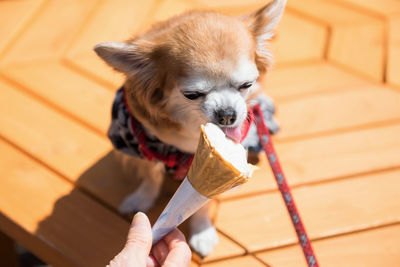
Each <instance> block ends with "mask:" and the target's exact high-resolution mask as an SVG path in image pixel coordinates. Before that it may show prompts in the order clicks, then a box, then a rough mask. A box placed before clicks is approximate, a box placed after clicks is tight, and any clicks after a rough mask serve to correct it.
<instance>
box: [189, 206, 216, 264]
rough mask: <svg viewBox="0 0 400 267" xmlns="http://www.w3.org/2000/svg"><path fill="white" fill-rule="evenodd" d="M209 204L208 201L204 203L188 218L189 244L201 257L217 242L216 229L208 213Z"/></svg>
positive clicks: (208, 252) (209, 251)
mask: <svg viewBox="0 0 400 267" xmlns="http://www.w3.org/2000/svg"><path fill="white" fill-rule="evenodd" d="M210 206H211V203H210V202H209V203H208V204H206V205H204V206H203V207H202V208H201V209H200V210H198V211H197V212H196V213H195V214H193V216H192V218H191V220H190V231H191V233H190V239H189V244H190V245H191V246H192V248H193V249H194V250H195V251H196V252H197V253H198V254H200V256H202V257H204V256H207V255H208V254H210V253H211V251H212V250H213V249H214V247H215V245H216V244H217V243H218V235H217V231H216V230H215V227H214V225H213V223H212V221H211V218H210V215H209V210H210Z"/></svg>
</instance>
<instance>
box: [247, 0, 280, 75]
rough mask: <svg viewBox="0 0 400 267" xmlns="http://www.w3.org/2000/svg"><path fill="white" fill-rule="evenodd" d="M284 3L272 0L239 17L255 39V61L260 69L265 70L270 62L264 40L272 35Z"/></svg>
mask: <svg viewBox="0 0 400 267" xmlns="http://www.w3.org/2000/svg"><path fill="white" fill-rule="evenodd" d="M285 5H286V0H273V1H272V2H271V3H269V4H268V5H266V6H264V7H262V8H260V9H259V10H257V11H255V12H253V13H250V14H248V15H244V16H241V17H240V19H241V20H242V21H244V22H245V23H246V24H247V26H248V28H249V30H250V32H251V33H252V34H253V36H254V37H255V39H256V41H257V58H256V61H257V63H258V64H257V66H258V67H259V69H261V70H265V69H266V68H267V67H268V66H269V65H270V64H271V56H270V54H269V51H268V50H267V48H266V42H267V41H268V40H271V39H272V37H273V36H274V31H275V29H276V26H277V25H278V22H279V20H280V19H281V17H282V14H283V11H284V9H285Z"/></svg>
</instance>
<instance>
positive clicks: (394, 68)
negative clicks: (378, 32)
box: [387, 16, 400, 87]
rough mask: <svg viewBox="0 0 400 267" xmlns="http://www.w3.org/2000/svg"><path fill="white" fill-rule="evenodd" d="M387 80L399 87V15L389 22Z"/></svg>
mask: <svg viewBox="0 0 400 267" xmlns="http://www.w3.org/2000/svg"><path fill="white" fill-rule="evenodd" d="M388 49H389V50H388V74H387V75H388V82H389V83H390V84H393V85H395V86H397V87H400V17H399V16H397V17H396V18H393V19H391V20H390V22H389V47H388Z"/></svg>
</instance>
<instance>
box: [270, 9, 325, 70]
mask: <svg viewBox="0 0 400 267" xmlns="http://www.w3.org/2000/svg"><path fill="white" fill-rule="evenodd" d="M304 36H307V38H304ZM327 36H328V29H327V27H325V26H324V25H323V24H316V23H315V22H313V21H309V20H306V19H304V18H303V17H301V16H299V15H297V14H296V13H293V12H290V10H287V11H286V13H285V14H284V16H283V17H282V20H281V22H280V23H279V25H278V28H277V34H276V37H275V38H274V39H273V40H272V42H271V49H272V54H273V56H274V60H275V62H276V63H277V65H278V66H279V65H280V64H281V65H282V64H286V63H292V62H296V61H298V62H301V61H306V60H316V59H321V58H323V56H324V53H325V46H326V40H327ZM293 44H296V45H293Z"/></svg>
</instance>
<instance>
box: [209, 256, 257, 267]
mask: <svg viewBox="0 0 400 267" xmlns="http://www.w3.org/2000/svg"><path fill="white" fill-rule="evenodd" d="M201 266H207V267H243V266H252V267H253V266H254V267H261V266H264V264H262V263H261V262H259V261H258V260H256V259H255V258H253V257H252V256H243V257H239V258H233V259H228V260H224V261H219V262H215V263H209V264H202V265H201Z"/></svg>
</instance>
